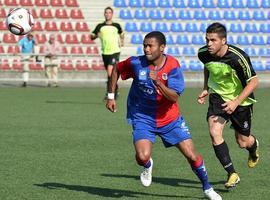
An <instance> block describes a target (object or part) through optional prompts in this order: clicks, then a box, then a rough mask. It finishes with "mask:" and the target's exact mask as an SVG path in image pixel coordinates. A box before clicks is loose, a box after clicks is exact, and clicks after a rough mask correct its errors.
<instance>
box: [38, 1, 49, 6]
mask: <svg viewBox="0 0 270 200" xmlns="http://www.w3.org/2000/svg"><path fill="white" fill-rule="evenodd" d="M35 5H36V6H41V7H47V6H49V4H48V3H47V0H35Z"/></svg>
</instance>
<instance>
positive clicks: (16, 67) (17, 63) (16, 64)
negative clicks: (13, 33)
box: [12, 59, 23, 71]
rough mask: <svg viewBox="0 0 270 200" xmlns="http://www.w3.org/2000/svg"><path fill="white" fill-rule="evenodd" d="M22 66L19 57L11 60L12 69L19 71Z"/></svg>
mask: <svg viewBox="0 0 270 200" xmlns="http://www.w3.org/2000/svg"><path fill="white" fill-rule="evenodd" d="M22 67H23V65H22V62H21V59H14V60H13V61H12V69H13V70H19V71H21V70H22Z"/></svg>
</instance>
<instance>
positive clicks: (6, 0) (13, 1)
mask: <svg viewBox="0 0 270 200" xmlns="http://www.w3.org/2000/svg"><path fill="white" fill-rule="evenodd" d="M4 4H5V5H6V6H18V3H17V1H16V0H4Z"/></svg>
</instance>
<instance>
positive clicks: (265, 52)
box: [258, 48, 270, 58]
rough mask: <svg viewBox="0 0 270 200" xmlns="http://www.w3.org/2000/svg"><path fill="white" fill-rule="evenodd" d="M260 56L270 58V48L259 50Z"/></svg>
mask: <svg viewBox="0 0 270 200" xmlns="http://www.w3.org/2000/svg"><path fill="white" fill-rule="evenodd" d="M258 56H262V57H267V58H269V57H270V49H269V48H259V51H258Z"/></svg>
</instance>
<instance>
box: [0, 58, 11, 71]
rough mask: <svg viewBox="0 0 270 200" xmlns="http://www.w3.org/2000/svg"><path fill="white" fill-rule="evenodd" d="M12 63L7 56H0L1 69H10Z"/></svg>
mask: <svg viewBox="0 0 270 200" xmlns="http://www.w3.org/2000/svg"><path fill="white" fill-rule="evenodd" d="M10 69H11V68H10V65H9V62H8V59H6V58H2V59H1V58H0V70H10Z"/></svg>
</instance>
